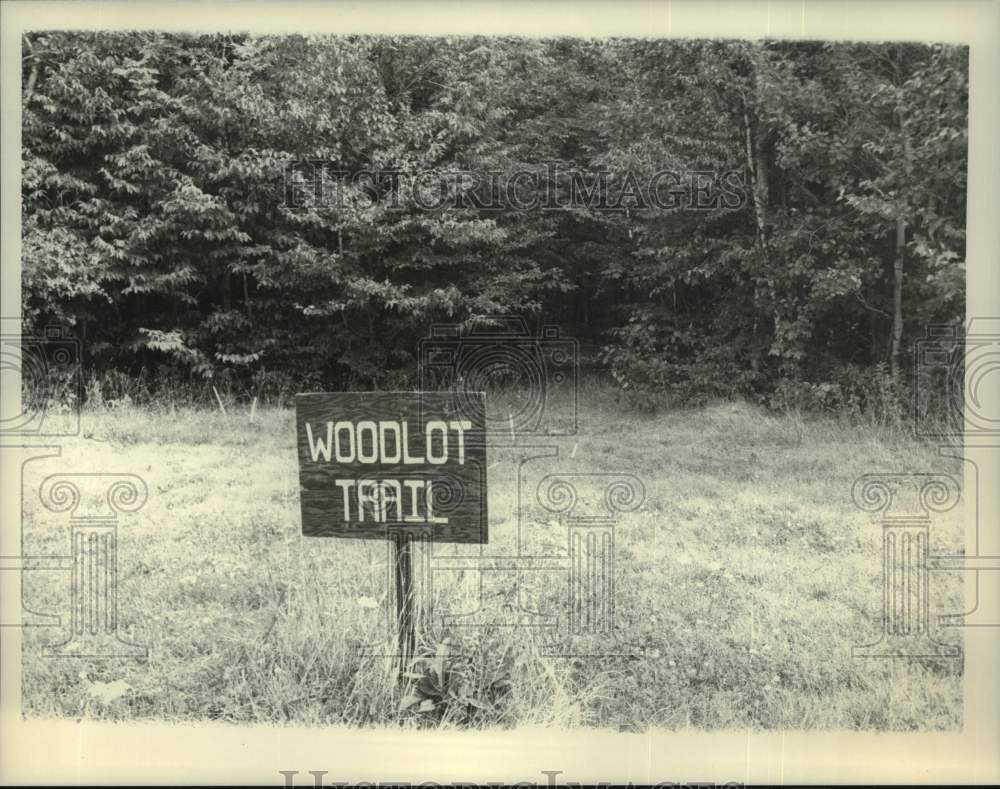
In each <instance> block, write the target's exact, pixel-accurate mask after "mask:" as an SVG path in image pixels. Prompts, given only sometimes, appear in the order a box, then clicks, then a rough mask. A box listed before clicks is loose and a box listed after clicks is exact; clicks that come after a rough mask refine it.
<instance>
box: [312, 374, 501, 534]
mask: <svg viewBox="0 0 1000 789" xmlns="http://www.w3.org/2000/svg"><path fill="white" fill-rule="evenodd" d="M485 399H486V395H485V394H484V393H482V392H477V393H463V398H462V400H463V401H464V402H465V403H466V404H469V403H472V404H473V405H474V407H472V408H469V409H468V413H465V412H464V411H463V412H459V411H458V399H457V398H455V397H454V395H453V393H451V392H316V393H309V394H300V395H297V396H296V398H295V421H296V432H297V445H298V458H299V485H300V497H301V503H302V533H303V534H304V535H306V536H312V537H346V538H354V539H386V538H393V537H397V536H398V535H399V534H401V533H408V534H414V535H416V534H424V535H429V536H430V538H431V539H432V540H434V541H436V542H462V543H485V542H487V541H488V540H487V536H488V535H487V511H486V429H485V413H486V410H485Z"/></svg>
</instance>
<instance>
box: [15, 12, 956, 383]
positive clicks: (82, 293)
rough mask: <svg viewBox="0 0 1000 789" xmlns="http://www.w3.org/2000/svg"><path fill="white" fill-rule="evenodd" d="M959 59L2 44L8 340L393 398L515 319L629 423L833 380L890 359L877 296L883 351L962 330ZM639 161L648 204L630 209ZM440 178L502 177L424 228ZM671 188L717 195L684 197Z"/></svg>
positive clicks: (825, 53) (841, 50) (867, 371)
mask: <svg viewBox="0 0 1000 789" xmlns="http://www.w3.org/2000/svg"><path fill="white" fill-rule="evenodd" d="M966 58H967V52H966V50H964V49H960V48H950V47H942V46H924V45H904V44H887V45H873V44H863V45H862V44H858V45H848V44H839V43H838V44H832V43H819V42H815V43H810V42H806V43H801V42H800V43H794V42H762V43H753V44H751V43H746V42H681V41H650V40H627V41H626V40H603V41H588V40H565V39H560V40H522V39H505V38H455V39H417V38H387V37H301V36H288V37H252V36H239V35H210V36H176V35H164V34H158V33H127V34H119V33H115V34H107V33H97V34H79V33H72V34H68V33H59V32H47V33H43V34H37V35H33V36H29V37H26V38H25V39H24V55H23V77H24V82H23V84H24V96H23V99H24V120H23V145H24V159H23V201H24V213H23V229H22V232H23V272H24V287H25V291H24V301H25V320H26V323H27V326H26V330H27V331H29V332H32V331H40V330H42V329H43V328H44V327H45V326H48V325H51V324H52V323H61V324H64V325H69V326H71V327H73V329H72V330H73V331H74V332H76V333H77V335H78V336H79V337H80V338H81V339H82V340H83V342H84V347H85V350H86V354H87V359H88V362H89V364H90V365H91V366H92V367H93V368H94V369H109V368H114V369H118V370H130V371H136V370H138V369H139V368H141V367H147V368H152V369H160V370H162V369H163V368H164V367H167V366H172V367H173V368H174V369H182V370H184V371H186V373H187V374H189V375H192V376H198V377H213V379H214V378H218V377H220V376H228V377H230V378H232V379H233V380H234V381H238V382H241V383H242V384H244V385H250V383H251V382H257V383H260V382H261V381H265V380H268V379H269V378H274V379H276V380H277V379H280V380H281V381H283V382H285V383H286V384H287V386H289V387H291V388H293V389H294V388H298V389H302V388H347V387H351V386H363V387H367V386H391V385H406V384H410V383H412V382H413V381H414V380H415V372H416V365H417V362H418V359H417V341H418V338H419V337H421V336H425V335H426V333H427V332H428V330H429V328H430V326H431V325H432V324H433V323H440V322H465V323H469V322H470V321H471V320H472V319H473V318H474V317H475V316H481V315H492V314H509V313H516V314H520V315H525V316H531V317H533V318H534V319H536V320H535V322H537V320H538V319H541V318H544V320H545V322H547V323H559V324H560V325H561V326H562V327H563V330H564V333H566V334H571V335H575V336H576V337H577V338H579V339H580V341H581V344H582V347H583V349H584V351H585V353H584V356H585V358H593V359H595V360H596V359H598V358H599V359H600V360H602V361H603V362H604V363H605V365H606V366H607V368H608V369H609V370H610V371H611V372H612V373H613V374H614V376H615V377H616V378H617V380H618V381H619V382H620V383H621V384H622V386H623V387H625V388H626V390H627V391H629V392H636V393H639V396H640V399H643V398H647V399H649V400H650V401H651V402H652V401H656V400H657V399H658V398H660V397H661V396H662V395H663V394H672V395H676V396H679V397H685V398H689V397H703V396H710V395H718V394H722V395H728V394H751V395H757V396H760V397H763V398H767V397H771V396H773V395H774V394H775V393H782V392H785V393H787V392H788V391H790V389H789V387H791V388H792V389H794V388H795V387H796V386H806V387H813V388H812V389H810V391H817V390H816V389H815V387H820V386H826V387H828V388H827V389H822V390H820V391H823V392H829V391H831V390H830V389H829V387H830V386H837V387H839V386H841V385H842V384H843V385H845V386H847V387H848V388H850V386H851V384H850V382H851V381H853V380H858V379H863V378H865V376H868V375H871V374H881V370H882V369H883V367H884V366H885V365H887V364H889V362H890V361H891V357H892V356H893V347H894V346H893V343H892V336H893V316H894V314H895V313H896V312H897V310H896V306H897V305H896V304H894V296H897V298H896V300H897V301H898V302H899V307H900V309H899V314H900V315H901V320H900V321H899V322H898V323H899V328H900V331H901V332H902V337H903V338H904V340H906V341H911V340H912V339H914V338H915V337H917V336H919V335H921V334H922V333H923V329H924V326H925V325H927V324H929V323H934V322H946V321H955V320H959V319H960V318H961V317H962V315H963V311H964V290H963V289H964V257H965V239H964V225H965V202H964V201H965V179H966V144H967V140H966V113H967V63H966ZM307 160H320V161H323V162H326V163H328V166H329V168H330V169H331V170H338V171H344V172H348V173H359V172H366V171H367V172H374V171H381V172H388V171H393V172H395V173H397V174H398V175H397V176H396V177H398V178H400V179H401V181H402V182H403V183H406V184H418V185H421V186H419V187H418V188H415V189H412V190H407V189H401V190H399V191H398V192H395V193H394V194H393V199H388V196H387V194H386V192H385V189H384V188H383V187H384V184H382V183H376V184H375V185H373V184H372V183H371V182H363V181H358V180H353V181H352V180H350V179H348V180H346V181H337V182H336V185H337V187H338V188H340V192H339V193H338V194H339V197H340V199H339V200H338V201H336V202H335V203H334V202H332V201H329V200H324V199H322V195H319V194H318V193H317V192H316V191H315V189H314V188H312V187H315V183H316V181H315V176H316V173H317V170H315V169H312V170H310V168H309V167H308V166H306V167H301V168H299V169H298V170H297V169H295V168H292V167H289V164H290V163H292V162H303V161H307ZM663 171H670V172H671V173H677V174H678V176H676V177H674V176H670V177H669V178H668V179H667V180H663V179H662V177H661V180H660V181H659V183H660V185H661V187H662V192H661V194H662V193H665V192H666V191H667V187H669V186H673V187H677V188H678V189H679V190H680V193H682V194H683V193H684V189H685V188H687V192H686V197H687V198H688V199H686V200H682V201H681V204H680V205H677V206H676V207H670V206H669V205H668V206H664V205H662V204H661V205H655V204H651V202H650V200H649V199H648V197H649V195H648V192H647V193H646V194H645V195H643V194H642V192H641V190H642V189H643V188H646V187H648V186H649V185H650V184H651V183H655V182H656V178H657V176H656V174H657V173H662V172H663ZM454 172H462V173H473V174H476V176H475V177H476V178H482V179H484V182H486V183H489V174H490V173H499V174H501V178H502V179H506V181H505V183H506V184H507V185H508V189H507V191H506V193H504V195H503V197H504V198H505V199H503V200H501V201H500V202H499V203H498V204H494V203H491V202H490V201H489V200H479V201H478V202H477V201H476V200H451V201H446V202H445V204H444V205H442V206H440V207H436V208H428V206H429V205H433V204H434V203H435V200H434V199H433V198H434V197H435V193H434V190H437V189H439V187H440V185H441V184H443V183H447V182H448V178H447V174H448V173H454ZM555 172H557V173H561V174H562V175H561V176H560V177H556V178H554V179H553V178H552V177H551V175H552V173H555ZM699 172H700V173H705V174H707V175H706V176H705V177H706V178H707V179H708V183H709V184H714V186H715V187H718V185H719V183H720V181H721V180H722V179H723V177H725V178H729V179H730V180H727V181H725V183H726V184H728V187H729V188H728V191H725V192H724V193H723V197H724V198H725V199H723V200H721V201H718V200H716V201H715V202H714V203H713V200H712V199H711V194H709V198H708V199H707V200H706V201H704V204H703V205H701V206H700V207H699V206H697V205H693V203H695V202H699V200H700V198H698V199H694V198H697V193H696V190H694V191H692V189H693V187H692V179H693V178H694V176H692V175H691V174H692V173H699ZM572 173H577V174H578V175H579V180H574V178H573V176H572ZM597 173H605V174H606V178H607V182H606V193H601V192H600V191H599V190H598V191H596V192H588V191H587V190H589V189H591V187H592V186H593V181H594V174H597ZM515 174H521V175H518V177H517V178H513V176H514V175H515ZM567 174H568V175H567ZM727 174H728V175H727ZM300 177H304V178H305V179H306V180H305V181H304V182H303V181H300V180H297V179H299V178H300ZM310 178H313V179H314V180H313V181H309V179H310ZM512 181H513V182H514V183H513V186H514V191H513V198H514V199H511V195H512V192H511V191H510V188H509V187H510V185H511V183H512ZM302 187H310V188H302ZM553 189H554V190H555V192H554V193H553V191H552V190H553ZM487 191H489V190H487ZM376 193H378V194H377V195H376ZM608 195H611V197H612V199H611V200H610V201H609V200H608V199H606V198H607V197H608ZM480 196H482V195H480ZM488 196H489V195H487V197H488ZM692 196H694V197H692ZM373 197H377V199H372V198H373ZM731 198H735V199H731ZM900 227H902V228H903V230H902V233H903V236H902V239H903V243H904V251H903V255H902V258H901V260H902V268H901V272H902V273H901V275H900V276H901V277H902V279H901V286H900V287H899V288H898V289H897V288H895V287H894V286H895V285H896V284H897V283H896V282H895V279H894V277H895V276H896V274H897V273H898V272H897V271H896V270H894V263H896V264H898V263H899V253H898V250H897V249H896V246H895V240H896V238H897V231H898V230H899V228H900ZM897 291H898V293H897ZM873 371H874V373H873ZM824 396H825V395H824Z"/></svg>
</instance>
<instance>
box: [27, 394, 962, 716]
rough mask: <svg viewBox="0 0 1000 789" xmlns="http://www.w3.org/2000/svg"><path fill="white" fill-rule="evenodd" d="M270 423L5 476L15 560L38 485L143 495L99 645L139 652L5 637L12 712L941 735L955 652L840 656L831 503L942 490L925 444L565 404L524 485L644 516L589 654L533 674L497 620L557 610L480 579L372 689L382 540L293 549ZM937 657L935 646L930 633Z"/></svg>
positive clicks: (38, 586)
mask: <svg viewBox="0 0 1000 789" xmlns="http://www.w3.org/2000/svg"><path fill="white" fill-rule="evenodd" d="M293 417H294V415H293V413H292V411H290V410H276V409H275V410H264V409H258V410H257V412H256V414H255V417H254V420H253V421H252V422H251V420H250V416H249V412H248V409H245V408H240V409H234V408H232V407H230V408H229V409H228V411H227V413H225V414H222V413H220V412H219V411H218V410H214V411H213V410H175V409H138V408H133V407H123V408H115V409H106V410H100V411H92V412H89V413H85V414H84V416H83V429H82V434H81V436H80V437H79V438H78V439H73V440H71V441H69V442H67V443H66V444H65V445H64V448H63V452H62V457H61V458H57V459H50V460H41V461H37V462H32V463H29V464H28V465H27V466H26V488H25V505H24V510H25V511H24V524H23V528H24V534H25V549H26V552H27V553H30V554H35V555H37V554H65V553H67V552H68V544H69V530H68V526H67V523H68V520H67V516H66V515H65V514H61V515H60V514H56V513H51V512H49V511H47V510H45V509H44V508H42V506H41V504H40V503H39V500H38V496H37V493H36V492H35V491H37V489H38V484H39V482H40V480H41V479H42V477H43V476H46V475H48V474H51V473H56V472H59V473H65V472H78V473H88V472H104V473H108V472H130V473H135V474H138V475H140V476H142V477H143V478H144V480H145V481H146V483H147V485H148V488H149V501H148V503H147V504H146V506H145V507H144V508H143V509H142V510H141V511H139V512H138V513H136V514H133V515H127V516H123V518H122V520H121V522H120V527H119V559H118V567H119V582H118V588H119V595H118V601H119V608H120V618H121V632H122V635H123V636H124V637H126V638H127V639H129V640H131V641H134V642H136V643H139V644H143V645H146V646H148V647H149V650H150V654H149V659H148V661H146V662H141V661H136V660H119V659H116V660H103V661H102V660H88V659H79V658H77V659H71V658H44V657H42V656H41V650H42V647H43V646H44V645H45V644H47V643H55V642H59V641H62V640H64V638H65V637H66V636H65V633H60V632H58V631H57V630H55V629H50V628H32V629H29V630H27V631H26V636H25V642H24V668H23V680H24V682H23V698H24V709H25V713H26V714H27V715H31V716H69V717H74V718H75V717H80V716H94V717H101V718H109V719H128V718H152V719H162V720H177V721H179V720H209V719H212V720H223V721H232V722H274V723H281V722H289V721H290V722H294V723H300V724H316V725H353V726H381V725H391V726H396V725H401V726H413V727H417V726H443V727H463V726H475V727H482V726H516V725H525V724H540V725H552V726H563V727H575V726H600V727H611V728H618V729H627V730H635V729H644V728H646V727H649V726H656V727H665V728H687V727H691V728H699V729H703V728H709V729H712V728H719V729H731V728H737V727H738V728H744V727H754V728H789V729H829V728H837V729H844V728H847V729H892V730H909V729H923V728H927V729H953V728H957V727H960V725H961V716H962V684H961V680H962V677H961V674H962V661H961V660H960V659H957V660H931V659H922V660H895V661H888V660H872V659H856V658H852V657H851V654H850V649H851V646H852V645H853V644H863V643H868V642H871V641H874V640H876V638H877V636H878V634H879V632H880V628H881V606H882V585H881V573H882V570H881V562H882V557H881V544H880V529H879V527H878V526H877V524H876V523H875V522H873V521H872V519H871V517H870V516H869V515H868V514H866V513H862V512H860V511H858V510H857V509H856V508H855V506H854V504H853V503H852V501H851V496H850V491H851V485H852V483H853V481H854V480H855V478H856V477H858V476H859V475H861V474H864V473H871V472H879V471H888V472H900V471H913V472H926V471H950V472H952V473H958V469H957V463H956V462H955V461H951V460H947V459H942V458H939V457H938V456H937V453H936V450H935V449H934V447H932V446H929V445H924V444H918V443H915V442H912V441H910V440H907V439H905V438H904V437H901V436H899V435H898V434H887V435H880V434H879V433H878V431H874V430H871V429H863V428H858V427H851V426H848V425H845V424H841V423H839V422H835V421H829V420H819V419H801V418H796V417H792V416H785V417H778V416H771V415H767V414H765V413H763V412H760V411H758V410H757V409H755V408H754V407H752V406H749V405H745V404H740V403H736V404H728V403H723V404H718V405H713V406H710V407H706V408H703V409H698V410H677V411H671V412H667V413H662V414H659V415H655V416H646V415H637V414H633V413H630V412H627V411H626V410H624V409H623V408H621V407H620V406H619V405H618V404H616V402H615V401H614V399H613V397H612V396H611V395H610V394H604V393H600V392H598V393H594V394H593V395H592V396H588V397H586V398H583V399H582V402H581V411H580V433H579V435H578V436H576V437H575V438H570V439H566V440H565V441H561V442H560V454H559V457H557V458H556V457H550V458H543V459H541V460H539V461H533V463H536V464H538V465H537V470H538V472H539V473H545V472H547V471H560V472H569V471H573V472H577V473H580V472H587V473H595V474H608V473H620V472H630V473H633V474H635V475H637V476H639V477H640V478H641V479H642V480H643V483H644V485H645V488H646V499H645V502H644V503H643V505H642V506H641V507H639V509H637V510H636V511H634V512H631V513H627V514H624V515H622V516H621V517H620V519H619V521H618V523H617V525H616V527H615V528H616V532H615V534H616V549H615V562H616V564H615V567H616V570H615V572H616V578H617V594H616V599H615V605H616V611H617V630H616V633H615V637H614V639H613V642H614V644H613V649H612V650H611V651H612V652H613V653H614V654H613V655H612V656H609V657H553V656H550V655H547V654H546V650H545V648H544V643H540V641H539V638H538V636H537V633H536V630H535V629H532V628H518V627H512V626H510V625H511V624H512V623H513V622H514V621H516V620H517V617H518V616H520V615H521V614H520V613H519V611H518V604H517V602H518V600H520V601H521V603H522V605H523V606H524V607H528V608H534V609H536V610H542V609H543V608H544V610H546V611H552V612H554V613H555V614H557V615H562V613H564V612H560V610H559V607H560V605H564V604H563V603H561V602H560V599H559V596H558V594H557V593H554V592H553V591H552V590H553V589H558V588H561V587H558V584H555V583H553V584H549V585H548V586H546V583H545V582H543V581H541V580H539V578H532V579H527V580H525V579H522V581H524V583H523V588H522V589H521V592H520V598H518V596H517V591H516V585H517V576H516V574H507V575H504V576H497V577H491V578H490V579H489V581H488V582H484V583H483V590H484V594H485V595H488V596H489V598H490V600H491V601H495V605H493V603H491V605H492V606H493V607H492V608H491V609H490V610H491V611H493V610H494V609H495V612H494V613H493V614H491V615H490V616H491V617H492V618H490V619H489V621H485V620H484V621H483V622H481V626H479V627H473V628H469V627H466V628H461V627H453V628H451V629H450V630H448V629H444V630H443V629H442V628H441V627H435V628H433V629H432V630H430V631H429V632H425V633H423V634H422V636H421V640H420V651H421V653H423V654H427V655H435V656H436V658H435V660H427V661H423V662H420V663H418V664H416V665H415V666H414V667H413V671H412V672H411V673H412V674H413V675H414V676H413V677H411V680H412V682H409V683H404V684H400V683H398V682H397V681H396V678H395V676H394V674H393V673H392V667H391V664H390V662H389V661H387V660H386V659H384V658H380V657H377V656H371V655H370V654H368V653H367V652H366V650H365V649H364V648H363V645H364V644H370V643H374V642H377V641H378V640H379V639H380V638H382V637H384V636H385V635H386V627H385V616H384V607H385V606H386V605H388V604H389V600H388V598H387V597H386V586H387V584H386V560H387V548H386V545H385V544H384V543H381V542H376V541H346V540H338V539H310V538H303V537H302V536H301V535H300V522H299V509H298V506H299V505H298V494H297V465H296V459H295V452H294V439H295V435H294V421H293ZM491 460H492V458H491ZM490 474H491V477H490V545H489V546H488V547H487V552H488V553H494V554H502V553H510V552H512V551H513V550H514V547H513V546H515V543H516V529H517V520H518V506H519V505H518V501H517V496H516V494H515V488H516V486H515V484H514V477H512V476H510V475H506V476H505V472H504V469H502V468H499V467H498V468H497V469H495V470H491V471H490ZM494 474H495V476H494ZM520 514H521V516H522V518H523V521H522V525H523V527H524V533H525V535H526V536H525V539H526V540H527V541H529V542H531V543H532V544H533V546H534V547H533V550H543V551H546V552H549V553H550V554H552V555H560V552H561V554H563V555H564V554H565V551H566V548H565V543H566V532H565V528H564V527H563V526H562V525H561V524H560V522H559V519H558V517H557V516H555V515H552V514H551V513H548V514H546V513H544V512H542V511H540V510H539V509H538V508H537V507H535V506H531V507H521V513H520ZM961 545H962V527H961V513H960V509H958V510H954V511H952V512H950V513H948V514H947V515H943V516H940V517H939V518H938V519H937V520H935V522H934V525H933V527H932V531H931V552H932V553H955V552H958V551H959V550H960V549H961ZM442 550H447V551H450V550H455V551H459V552H461V551H464V552H466V553H468V550H469V546H463V547H461V548H454V549H453V548H451V547H444V548H442ZM476 576H477V574H476V573H470V572H459V573H457V574H455V576H454V577H453V578H451V577H449V578H443V579H440V582H439V579H437V577H435V587H434V588H435V606H436V607H435V609H434V610H435V613H444V612H449V611H450V612H453V613H468V612H470V611H475V610H476V608H477V605H478V602H477V601H478V596H479V592H478V589H479V586H478V584H479V578H477V577H476ZM68 590H69V580H68V574H65V573H59V572H35V573H26V574H25V599H26V602H27V604H28V605H29V607H30V608H32V609H33V610H36V611H43V612H68V610H69V607H68V606H69V591H68ZM484 599H485V598H484ZM931 608H932V617H933V616H934V615H936V614H937V613H941V612H945V611H948V612H955V611H960V610H962V609H963V606H962V599H961V586H960V581H959V578H958V576H957V575H956V574H948V573H935V574H933V578H932V587H931ZM939 637H940V638H941V639H942V640H946V641H947V640H950V641H952V642H953V643H957V636H956V635H954V633H953V632H948V631H945V632H942V633H940V634H939ZM445 639H447V641H445ZM442 669H443V671H442ZM421 676H423V677H424V679H418V678H419V677H421ZM415 685H416V686H417V687H418V688H420V690H419V691H417V692H415V691H414V686H415ZM410 697H412V698H410ZM417 701H419V702H420V703H417Z"/></svg>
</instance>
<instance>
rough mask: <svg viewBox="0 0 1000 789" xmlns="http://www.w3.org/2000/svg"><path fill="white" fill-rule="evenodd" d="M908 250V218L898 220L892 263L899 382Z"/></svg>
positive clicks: (894, 351) (894, 365) (895, 376)
mask: <svg viewBox="0 0 1000 789" xmlns="http://www.w3.org/2000/svg"><path fill="white" fill-rule="evenodd" d="M905 252H906V220H905V219H903V218H902V217H899V218H898V219H897V220H896V257H895V259H894V260H893V263H892V353H891V356H890V364H891V370H892V380H893V383H896V384H898V383H899V352H900V346H901V345H902V341H903V256H904V254H905Z"/></svg>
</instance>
